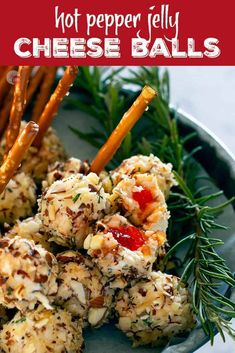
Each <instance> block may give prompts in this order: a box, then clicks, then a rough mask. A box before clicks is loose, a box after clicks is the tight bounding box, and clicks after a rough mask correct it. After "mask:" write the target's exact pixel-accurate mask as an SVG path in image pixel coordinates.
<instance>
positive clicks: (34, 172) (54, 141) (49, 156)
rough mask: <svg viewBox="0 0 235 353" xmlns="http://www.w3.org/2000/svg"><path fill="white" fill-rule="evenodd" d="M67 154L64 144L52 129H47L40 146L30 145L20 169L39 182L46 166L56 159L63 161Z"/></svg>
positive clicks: (44, 174)
mask: <svg viewBox="0 0 235 353" xmlns="http://www.w3.org/2000/svg"><path fill="white" fill-rule="evenodd" d="M66 157H67V155H66V153H65V149H64V146H63V145H62V143H61V141H60V139H59V137H58V136H57V134H56V132H55V130H54V129H52V128H51V127H50V128H49V129H48V130H47V132H46V134H45V136H44V138H43V140H42V144H41V146H40V148H39V149H38V148H36V147H34V146H31V147H30V148H29V150H28V152H27V153H26V155H25V158H24V159H23V161H22V163H21V167H20V170H21V171H23V172H25V173H27V174H30V175H31V176H32V177H33V178H34V179H35V181H36V182H41V181H42V180H43V179H45V177H46V175H47V170H48V166H49V165H51V164H54V163H55V162H57V161H64V160H65V159H66Z"/></svg>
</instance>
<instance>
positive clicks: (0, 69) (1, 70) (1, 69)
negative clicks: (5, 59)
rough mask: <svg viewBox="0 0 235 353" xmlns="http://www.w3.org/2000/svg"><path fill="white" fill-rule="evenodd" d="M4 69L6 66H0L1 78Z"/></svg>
mask: <svg viewBox="0 0 235 353" xmlns="http://www.w3.org/2000/svg"><path fill="white" fill-rule="evenodd" d="M6 69H7V66H0V76H2V75H3V74H4V72H5V71H6Z"/></svg>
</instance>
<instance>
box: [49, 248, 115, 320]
mask: <svg viewBox="0 0 235 353" xmlns="http://www.w3.org/2000/svg"><path fill="white" fill-rule="evenodd" d="M57 261H58V264H59V275H58V292H57V295H56V299H55V302H56V303H57V304H58V305H60V306H62V307H63V308H65V309H66V310H67V311H68V312H70V313H71V314H72V315H73V316H78V317H80V318H82V319H83V320H84V321H86V322H88V324H90V325H91V326H95V327H98V326H101V325H102V324H103V323H104V322H105V321H106V320H107V317H108V314H109V313H110V309H111V304H112V292H111V290H110V289H108V288H107V286H106V281H105V279H104V277H102V274H101V273H100V271H99V270H98V268H97V267H96V265H94V264H93V263H92V262H91V260H89V259H88V258H87V257H85V256H82V255H81V254H80V253H78V252H74V251H71V250H69V251H66V252H63V253H61V254H58V255H57Z"/></svg>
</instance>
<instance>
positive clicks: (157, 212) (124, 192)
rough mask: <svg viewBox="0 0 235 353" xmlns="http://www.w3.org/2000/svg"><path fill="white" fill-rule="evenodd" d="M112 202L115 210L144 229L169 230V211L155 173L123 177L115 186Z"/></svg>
mask: <svg viewBox="0 0 235 353" xmlns="http://www.w3.org/2000/svg"><path fill="white" fill-rule="evenodd" d="M110 203H111V205H112V208H113V209H114V210H115V211H120V212H121V213H122V214H123V216H125V217H127V218H128V219H129V220H130V221H131V223H133V224H134V225H136V226H141V227H143V229H144V230H149V231H153V232H156V231H158V230H159V231H162V232H166V230H167V226H168V218H169V212H168V211H167V205H166V201H165V197H164V195H163V193H162V191H161V190H160V188H159V186H158V183H157V178H156V176H154V175H151V174H140V173H137V174H134V175H133V176H132V177H129V176H127V177H126V178H123V179H122V180H121V181H120V182H119V183H118V184H117V186H115V187H114V188H113V190H112V194H111V196H110Z"/></svg>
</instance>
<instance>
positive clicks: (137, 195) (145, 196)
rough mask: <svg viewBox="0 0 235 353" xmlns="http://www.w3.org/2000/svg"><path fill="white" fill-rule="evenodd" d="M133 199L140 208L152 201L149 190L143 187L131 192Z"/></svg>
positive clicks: (142, 208)
mask: <svg viewBox="0 0 235 353" xmlns="http://www.w3.org/2000/svg"><path fill="white" fill-rule="evenodd" d="M132 195H133V199H134V200H135V201H137V202H138V204H139V206H140V209H141V210H144V209H145V208H146V207H147V205H148V204H149V203H150V202H153V195H152V193H151V191H150V190H148V189H145V188H143V189H142V190H141V191H135V192H133V193H132Z"/></svg>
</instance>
